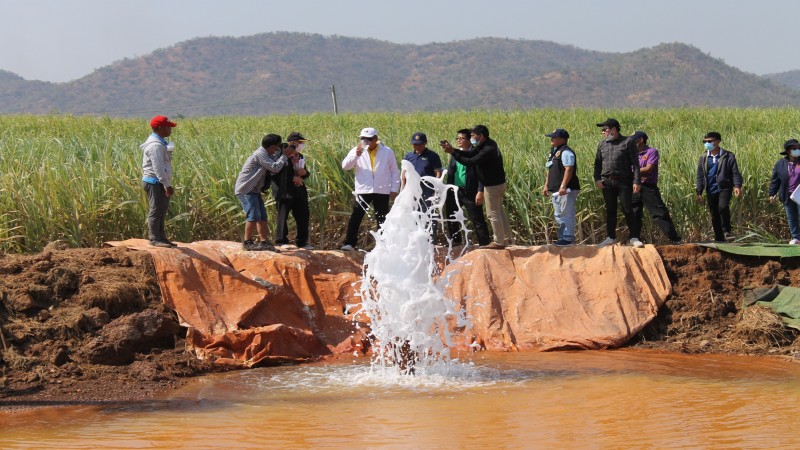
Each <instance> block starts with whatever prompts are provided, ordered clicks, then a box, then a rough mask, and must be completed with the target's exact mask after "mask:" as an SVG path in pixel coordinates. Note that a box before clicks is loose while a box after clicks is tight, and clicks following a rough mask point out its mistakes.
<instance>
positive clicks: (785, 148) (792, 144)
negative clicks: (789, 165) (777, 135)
mask: <svg viewBox="0 0 800 450" xmlns="http://www.w3.org/2000/svg"><path fill="white" fill-rule="evenodd" d="M792 147H800V142H799V141H798V140H797V139H794V138H792V139H789V140H788V141H786V142H784V143H783V151H782V152H781V155H785V154H786V152H788V151H789V150H790V149H791V148H792Z"/></svg>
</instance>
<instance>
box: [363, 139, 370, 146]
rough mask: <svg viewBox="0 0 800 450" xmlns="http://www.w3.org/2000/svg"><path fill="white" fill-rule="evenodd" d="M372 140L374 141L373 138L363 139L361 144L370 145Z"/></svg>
mask: <svg viewBox="0 0 800 450" xmlns="http://www.w3.org/2000/svg"><path fill="white" fill-rule="evenodd" d="M371 142H372V139H362V140H361V145H363V146H364V147H369V144H370V143H371Z"/></svg>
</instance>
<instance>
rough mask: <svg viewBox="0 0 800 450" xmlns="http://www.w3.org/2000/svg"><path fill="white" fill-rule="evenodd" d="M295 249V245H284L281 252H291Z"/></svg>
mask: <svg viewBox="0 0 800 450" xmlns="http://www.w3.org/2000/svg"><path fill="white" fill-rule="evenodd" d="M262 242H263V241H262ZM293 248H294V245H292V244H283V245H281V250H291V249H293Z"/></svg>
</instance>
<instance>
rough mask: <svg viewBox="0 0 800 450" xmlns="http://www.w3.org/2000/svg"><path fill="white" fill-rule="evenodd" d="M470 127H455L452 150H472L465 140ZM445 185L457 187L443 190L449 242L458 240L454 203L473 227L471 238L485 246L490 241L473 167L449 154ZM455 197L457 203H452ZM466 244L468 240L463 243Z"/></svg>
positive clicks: (480, 190) (481, 198)
mask: <svg viewBox="0 0 800 450" xmlns="http://www.w3.org/2000/svg"><path fill="white" fill-rule="evenodd" d="M470 133H471V130H470V129H469V128H463V129H461V130H458V133H457V134H456V145H457V146H458V149H457V150H456V151H462V152H468V151H469V150H470V149H472V144H471V143H470V141H469V137H470ZM439 145H440V146H441V147H442V148H444V147H445V146H447V145H450V142H448V141H446V140H444V141H441V142H439ZM445 181H446V182H447V184H452V185H454V186H456V187H458V190H457V191H456V192H455V193H453V191H448V192H447V201H446V203H445V207H446V209H447V218H448V219H449V221H448V222H447V232H448V235H449V236H450V238H451V239H452V240H453V244H456V245H459V244H461V243H462V239H461V233H460V231H461V224H459V223H458V222H456V221H455V214H456V211H457V210H458V205H461V207H462V208H463V209H464V210H465V211H466V216H467V218H468V219H469V221H470V222H472V227H473V228H474V230H475V237H477V239H478V245H488V244H489V243H490V242H492V238H491V237H490V236H489V226H488V225H487V223H486V216H485V215H484V214H483V184H481V182H480V181H479V180H478V171H477V169H476V167H475V166H465V165H464V164H461V163H460V162H458V161H456V159H455V158H454V157H453V156H452V155H450V164H449V165H448V166H447V179H446V180H445ZM456 196H457V197H458V203H456ZM464 243H465V244H468V242H464Z"/></svg>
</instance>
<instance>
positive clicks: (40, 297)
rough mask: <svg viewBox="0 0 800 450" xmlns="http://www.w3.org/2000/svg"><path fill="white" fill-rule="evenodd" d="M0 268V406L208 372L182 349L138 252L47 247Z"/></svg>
mask: <svg viewBox="0 0 800 450" xmlns="http://www.w3.org/2000/svg"><path fill="white" fill-rule="evenodd" d="M0 274H2V276H1V277H0V333H2V338H3V339H2V347H0V405H6V406H14V405H16V404H18V403H21V404H23V405H24V404H34V403H36V402H42V403H43V404H49V403H50V402H55V403H58V402H60V401H71V400H80V401H87V402H90V401H100V400H102V401H109V400H122V399H135V398H142V397H146V396H149V395H152V394H154V393H155V392H158V391H161V390H164V389H166V388H168V387H170V386H175V385H176V384H179V382H180V378H182V377H185V376H191V375H195V374H198V373H204V372H207V371H209V370H217V369H216V368H212V367H211V366H210V365H209V364H205V363H201V362H199V361H197V360H196V358H194V357H193V356H191V355H188V354H186V353H185V351H184V350H183V346H184V342H183V336H185V334H186V330H185V329H182V328H181V327H180V326H179V325H178V322H177V320H176V317H175V314H174V313H173V312H172V311H170V310H169V308H166V307H165V306H164V305H163V303H162V301H161V295H160V292H159V289H158V285H157V284H156V280H155V271H154V268H153V262H152V258H151V257H150V256H149V255H148V254H146V253H144V252H130V251H127V249H114V248H112V249H60V248H59V247H58V246H56V245H51V246H49V247H48V248H46V249H45V251H43V252H42V253H39V254H37V255H0ZM131 363H133V364H131ZM147 374H149V375H147ZM144 375H146V376H144ZM154 381H155V382H154Z"/></svg>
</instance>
